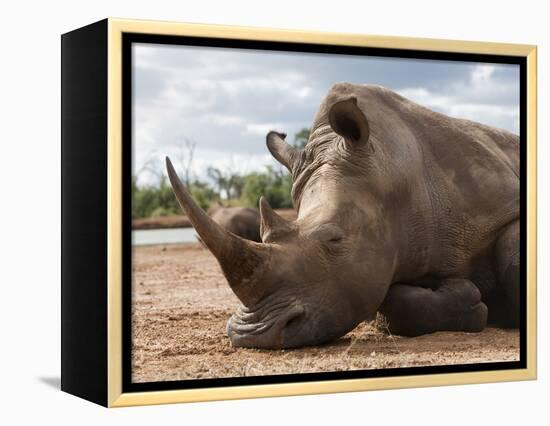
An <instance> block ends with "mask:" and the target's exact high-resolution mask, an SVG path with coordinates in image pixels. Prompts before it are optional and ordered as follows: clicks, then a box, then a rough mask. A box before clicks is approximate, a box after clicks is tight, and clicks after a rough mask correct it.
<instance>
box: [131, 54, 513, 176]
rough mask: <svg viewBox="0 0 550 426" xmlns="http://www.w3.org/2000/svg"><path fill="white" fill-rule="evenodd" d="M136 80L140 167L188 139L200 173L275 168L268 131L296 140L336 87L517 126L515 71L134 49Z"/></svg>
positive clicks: (449, 64) (461, 64)
mask: <svg viewBox="0 0 550 426" xmlns="http://www.w3.org/2000/svg"><path fill="white" fill-rule="evenodd" d="M404 61H405V62H404ZM133 81H134V89H135V90H134V103H133V105H134V120H133V124H134V125H133V132H134V133H133V137H134V150H135V152H134V156H135V158H134V164H135V167H136V170H137V169H139V168H140V167H141V166H142V165H143V164H144V163H145V162H146V161H147V160H148V159H150V158H151V156H154V157H155V158H157V159H158V161H159V162H160V163H162V164H163V161H164V160H163V158H164V156H165V155H172V156H174V155H177V154H178V150H180V149H181V146H182V145H183V142H184V141H185V140H187V139H190V140H193V141H195V142H196V143H197V150H196V155H195V158H196V161H195V164H194V172H195V173H196V175H197V176H203V175H204V174H205V170H206V168H207V167H208V165H213V166H215V167H219V168H222V169H223V168H228V167H236V165H241V166H242V167H244V168H245V169H247V168H250V170H256V169H257V168H259V169H261V168H263V167H265V165H266V164H271V165H274V164H276V163H275V161H274V160H273V159H272V158H271V157H270V156H269V153H268V151H267V149H266V147H265V135H266V134H267V132H268V131H269V130H279V131H283V132H286V133H287V134H289V141H292V135H293V134H295V133H296V132H298V131H299V130H301V129H302V128H304V127H309V126H310V125H311V121H312V119H313V116H314V114H315V111H316V110H317V107H318V105H319V103H320V102H321V100H322V98H323V97H324V95H325V93H326V92H327V90H328V89H329V87H330V86H331V85H332V84H334V83H335V82H337V81H350V82H355V83H372V84H381V85H383V86H386V87H388V88H389V89H392V90H395V91H397V92H399V93H401V94H402V95H403V96H406V97H407V98H410V99H412V100H413V101H416V102H418V103H419V104H422V105H425V106H427V107H428V108H432V109H434V110H437V111H440V112H442V113H444V114H448V115H451V116H456V117H463V118H469V119H473V120H476V121H480V122H483V123H486V124H490V125H494V126H497V127H503V128H506V129H508V130H512V131H517V129H518V122H519V113H518V104H519V101H518V99H519V73H518V72H517V69H516V68H514V67H513V66H506V65H491V64H477V65H472V64H469V63H464V62H446V61H420V60H418V61H415V60H400V59H391V60H388V59H381V58H369V57H363V58H358V57H348V56H330V57H327V56H326V55H313V54H298V53H276V52H266V51H254V50H250V51H246V50H236V49H231V50H228V49H213V48H198V47H189V46H186V47H182V46H160V45H139V46H136V47H135V48H134V79H133ZM232 164H233V165H232ZM241 166H239V167H241ZM159 167H160V166H159ZM161 168H163V167H161ZM140 179H144V181H146V180H147V179H152V177H149V178H146V177H145V174H143V177H140Z"/></svg>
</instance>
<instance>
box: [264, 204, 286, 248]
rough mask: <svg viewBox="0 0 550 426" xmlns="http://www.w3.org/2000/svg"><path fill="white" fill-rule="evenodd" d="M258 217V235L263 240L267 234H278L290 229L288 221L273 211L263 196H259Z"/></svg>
mask: <svg viewBox="0 0 550 426" xmlns="http://www.w3.org/2000/svg"><path fill="white" fill-rule="evenodd" d="M260 217H261V220H260V235H261V236H262V239H263V240H265V239H266V237H267V236H268V235H274V234H279V235H280V234H282V233H286V232H288V231H290V230H291V229H292V226H291V224H290V222H289V221H287V220H285V219H283V218H282V217H281V216H279V215H278V214H277V213H275V210H273V209H272V208H271V206H270V205H269V203H268V202H267V200H266V199H265V197H261V198H260Z"/></svg>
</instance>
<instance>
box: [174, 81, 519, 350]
mask: <svg viewBox="0 0 550 426" xmlns="http://www.w3.org/2000/svg"><path fill="white" fill-rule="evenodd" d="M284 138H285V135H284V134H282V133H277V132H270V133H269V134H268V135H267V147H268V149H269V151H270V152H271V153H272V155H273V156H274V157H275V158H276V159H277V160H278V161H279V162H280V163H281V164H283V165H284V166H285V167H287V168H288V170H289V171H290V173H291V174H292V178H293V187H292V198H293V202H294V206H295V208H296V210H297V212H298V217H297V220H296V221H294V222H289V221H286V220H284V219H282V218H281V217H280V216H278V215H277V214H276V213H275V212H274V211H273V210H272V209H271V207H270V206H269V205H268V203H267V202H266V200H265V199H261V200H260V213H261V224H260V233H261V237H262V242H261V243H257V242H252V241H246V240H244V239H242V238H239V237H237V236H235V235H234V234H232V233H230V232H227V231H226V230H224V229H223V228H221V227H220V226H218V225H217V224H216V223H215V222H213V221H212V220H211V219H210V218H209V217H208V215H206V214H205V213H204V212H203V211H202V210H201V209H200V208H199V207H198V206H197V205H196V204H195V203H194V202H193V200H192V199H191V197H190V196H189V194H188V192H187V191H186V189H185V188H184V186H183V185H182V184H181V182H180V181H179V179H178V178H177V175H176V174H175V172H174V170H173V168H172V166H171V163H170V161H169V160H168V159H167V167H168V174H169V177H170V180H171V182H172V186H173V188H174V192H175V193H176V196H177V197H178V200H179V202H180V205H181V206H182V208H183V210H185V212H186V213H187V214H188V216H189V218H190V220H191V221H192V223H193V225H194V227H195V229H196V230H197V232H198V233H199V234H200V236H201V238H202V239H203V241H204V242H205V244H206V245H207V246H208V248H209V249H210V250H211V251H212V253H213V254H214V256H216V258H217V259H218V262H219V264H220V266H221V268H222V270H223V273H224V275H225V277H226V278H227V281H228V283H229V285H230V286H231V288H232V290H233V292H234V293H235V294H236V296H237V297H238V298H239V300H240V301H241V303H242V305H241V306H240V307H239V308H238V309H237V312H236V313H235V314H234V315H233V316H232V317H231V318H230V319H229V322H228V324H227V333H228V335H229V338H230V339H231V342H232V344H233V345H234V346H243V347H257V348H272V349H278V348H291V347H300V346H307V345H316V344H321V343H324V342H328V341H331V340H334V339H337V338H339V337H340V336H343V335H344V334H346V333H347V332H348V331H350V330H352V329H353V328H354V327H356V326H357V324H359V323H360V322H362V321H364V320H368V319H372V318H373V317H374V316H375V314H376V313H377V312H378V311H380V312H382V313H383V314H384V315H385V316H386V319H387V321H388V323H389V329H390V331H391V332H392V333H394V334H401V335H407V336H415V335H420V334H424V333H431V332H435V331H440V330H441V331H442V330H456V331H469V332H474V331H480V330H482V329H483V328H484V327H485V326H486V324H487V322H488V321H490V322H492V323H494V324H496V325H498V326H502V327H517V326H518V324H519V319H520V306H519V286H520V272H519V203H520V200H519V198H520V190H519V187H520V183H519V139H518V136H516V135H514V134H511V133H509V132H507V131H504V130H500V129H496V128H493V127H489V126H486V125H482V124H479V123H475V122H472V121H468V120H462V119H456V118H451V117H447V116H445V115H442V114H439V113H436V112H433V111H431V110H429V109H427V108H424V107H422V106H420V105H418V104H415V103H413V102H411V101H409V100H407V99H405V98H403V97H402V96H400V95H398V94H396V93H394V92H392V91H390V90H388V89H385V88H383V87H380V86H372V85H356V84H348V83H339V84H336V85H334V86H333V87H332V88H331V89H330V91H329V92H328V94H327V95H326V97H325V98H324V100H323V101H322V103H321V105H320V106H319V109H318V111H317V113H316V116H315V118H314V121H313V124H312V127H311V133H310V138H309V141H308V143H307V145H306V147H305V148H304V149H303V150H298V149H296V148H294V147H292V146H290V145H289V144H287V143H286V142H285V141H284Z"/></svg>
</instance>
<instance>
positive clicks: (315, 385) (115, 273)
mask: <svg viewBox="0 0 550 426" xmlns="http://www.w3.org/2000/svg"><path fill="white" fill-rule="evenodd" d="M123 33H141V34H157V35H175V36H198V37H215V38H224V39H245V40H263V41H279V42H294V43H314V44H328V45H340V46H363V47H378V48H387V49H405V50H426V51H440V52H459V53H477V54H488V55H491V54H492V55H506V56H518V57H523V58H527V220H528V221H527V336H526V337H527V368H525V369H515V370H500V371H498V370H495V371H479V372H467V373H445V374H426V375H418V376H401V377H383V378H367V379H342V380H331V381H318V382H293V383H285V384H267V385H246V386H231V387H217V388H201V389H182V390H170V391H150V392H132V393H123V392H122V34H123ZM536 109H537V49H536V46H532V45H521V44H503V43H487V42H472V41H457V40H438V39H423V38H408V37H387V36H371V35H357V34H336V33H321V32H311V31H308V32H305V31H289V30H278V29H261V28H251V27H235V26H221V25H204V24H182V23H173V22H155V21H139V20H123V19H113V18H109V23H108V141H107V143H108V148H107V152H108V160H107V173H108V178H107V185H108V189H107V194H108V195H107V209H108V212H107V232H108V235H107V236H108V238H107V245H108V246H107V252H108V258H107V268H108V297H107V311H108V321H107V328H108V330H107V336H108V360H107V365H108V405H109V406H110V407H122V406H130V405H146V404H166V403H177V402H194V401H213V400H222V399H243V398H259V397H274V396H290V395H304V394H319V393H336V392H354V391H366V390H378V389H396V388H410V387H425V386H443V385H459V384H471V383H490V382H502V381H512V380H514V381H515V380H533V379H536V377H537V375H536V374H537V373H536V361H537V359H536V351H537V348H536V336H537V331H536V330H537V324H536V315H537V311H536V308H537V307H536V279H537V238H536V228H537V148H536V142H537V134H536V132H537V114H536Z"/></svg>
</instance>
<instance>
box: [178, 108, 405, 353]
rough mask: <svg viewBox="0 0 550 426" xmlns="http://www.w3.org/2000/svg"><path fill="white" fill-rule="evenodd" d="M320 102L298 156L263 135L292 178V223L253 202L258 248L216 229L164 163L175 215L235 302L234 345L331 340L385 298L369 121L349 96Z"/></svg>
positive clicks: (389, 256)
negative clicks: (180, 214)
mask: <svg viewBox="0 0 550 426" xmlns="http://www.w3.org/2000/svg"><path fill="white" fill-rule="evenodd" d="M327 103H329V104H330V105H325V106H324V107H322V108H321V110H320V112H319V113H318V117H317V120H316V122H315V126H314V129H313V132H312V134H311V136H310V140H309V142H308V144H307V145H306V147H305V148H304V149H303V150H298V149H296V148H294V147H292V146H291V145H289V144H287V143H286V142H285V141H284V137H285V135H284V134H281V133H277V132H270V133H269V134H268V135H267V146H268V149H269V150H270V152H271V153H272V155H273V156H274V157H275V158H276V159H277V160H278V161H279V162H280V163H282V164H283V165H284V166H285V167H286V168H288V170H289V171H290V172H291V173H292V176H293V180H294V184H293V189H292V195H293V200H294V204H295V207H296V208H297V209H298V218H297V220H296V221H294V222H289V221H287V220H285V219H283V218H282V217H280V216H279V215H278V214H277V213H276V212H275V211H274V210H273V209H272V208H271V207H270V206H269V204H268V203H267V201H266V200H265V198H261V200H260V213H261V226H260V228H261V229H260V232H261V237H262V242H261V243H256V242H253V241H248V240H245V239H242V238H240V237H238V236H236V235H234V234H232V233H230V232H228V231H226V230H225V229H223V228H222V227H220V226H219V225H218V224H216V223H215V222H214V221H213V220H212V219H211V218H210V217H209V216H208V215H207V214H206V213H205V212H204V211H203V210H201V208H200V207H198V206H197V205H196V203H195V202H194V201H193V199H192V198H191V197H190V195H189V193H188V192H187V190H186V189H185V187H184V186H183V184H182V183H181V182H180V180H179V179H178V177H177V175H176V173H175V171H174V168H173V167H172V165H171V163H170V160H169V159H167V169H168V175H169V178H170V181H171V183H172V186H173V189H174V192H175V194H176V196H177V198H178V200H179V203H180V205H181V207H182V208H183V210H184V211H185V212H186V213H187V215H188V217H189V219H190V221H191V222H192V223H193V225H194V227H195V229H196V231H197V232H198V234H199V235H200V237H201V239H202V240H203V241H204V243H205V244H206V245H207V246H208V248H209V249H210V251H211V252H212V253H213V254H214V256H215V257H216V258H217V260H218V262H219V264H220V265H221V268H222V270H223V273H224V275H225V277H226V278H227V281H228V283H229V285H230V286H231V288H232V290H233V292H234V293H235V295H236V296H237V297H238V299H239V300H240V301H241V303H242V306H240V307H239V308H238V309H237V312H236V313H235V314H234V315H233V316H232V317H231V318H230V320H229V322H228V325H227V332H228V335H229V338H230V339H231V342H232V344H233V345H234V346H242V347H256V348H271V349H280V348H291V347H300V346H307V345H316V344H321V343H324V342H328V341H331V340H334V339H336V338H338V337H340V336H343V335H344V334H345V333H347V332H348V331H350V330H352V329H353V328H354V327H355V326H356V325H357V324H358V323H360V322H361V321H363V320H365V319H369V318H373V317H374V315H375V314H376V312H377V310H378V308H379V306H380V304H381V303H382V301H383V299H384V297H385V295H386V293H387V291H388V288H389V285H390V282H391V280H392V277H393V274H394V269H395V263H396V254H395V253H396V252H395V250H394V247H393V244H392V238H391V231H390V227H389V226H388V217H387V212H386V211H385V209H384V202H383V198H384V197H385V194H384V193H383V192H384V191H383V190H374V189H373V188H375V187H376V185H375V182H370V181H369V179H368V177H369V176H368V173H369V168H372V164H373V162H374V159H373V158H374V156H375V153H374V148H373V146H372V144H371V142H370V138H369V134H370V132H369V122H368V120H367V118H366V116H365V114H364V113H363V112H362V111H361V110H360V108H359V107H358V106H357V100H356V98H355V97H348V98H346V99H343V100H337V101H332V102H331V99H328V100H327V101H326V102H325V104H327ZM373 179H374V180H376V176H373ZM358 194H360V196H359V195H358Z"/></svg>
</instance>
